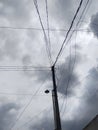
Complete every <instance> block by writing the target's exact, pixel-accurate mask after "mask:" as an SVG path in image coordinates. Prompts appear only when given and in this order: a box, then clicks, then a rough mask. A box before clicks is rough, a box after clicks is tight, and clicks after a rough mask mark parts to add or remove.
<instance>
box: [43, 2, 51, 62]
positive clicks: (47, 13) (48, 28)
mask: <svg viewBox="0 0 98 130" xmlns="http://www.w3.org/2000/svg"><path fill="white" fill-rule="evenodd" d="M45 4H46V15H47V30H48V43H49V44H48V45H49V48H50V57H51V41H50V27H49V12H48V1H47V0H45ZM51 59H52V57H51ZM51 64H52V63H51Z"/></svg>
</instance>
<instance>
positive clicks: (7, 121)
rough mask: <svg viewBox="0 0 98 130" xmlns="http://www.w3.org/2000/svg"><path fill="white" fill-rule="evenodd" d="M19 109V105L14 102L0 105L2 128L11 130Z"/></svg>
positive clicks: (0, 125) (0, 126) (0, 129)
mask: <svg viewBox="0 0 98 130" xmlns="http://www.w3.org/2000/svg"><path fill="white" fill-rule="evenodd" d="M18 109H19V108H18V106H17V105H16V104H14V103H6V104H1V105H0V130H10V127H11V125H12V123H13V120H15V118H16V113H17V110H18ZM13 111H14V112H13Z"/></svg>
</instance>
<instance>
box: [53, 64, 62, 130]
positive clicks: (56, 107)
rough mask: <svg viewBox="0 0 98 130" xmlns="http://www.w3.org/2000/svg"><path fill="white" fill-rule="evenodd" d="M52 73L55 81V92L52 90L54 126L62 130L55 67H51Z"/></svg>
mask: <svg viewBox="0 0 98 130" xmlns="http://www.w3.org/2000/svg"><path fill="white" fill-rule="evenodd" d="M51 71H52V80H53V90H52V100H53V110H54V125H55V130H61V129H62V128H61V120H60V113H59V104H58V96H57V86H56V80H55V66H52V67H51Z"/></svg>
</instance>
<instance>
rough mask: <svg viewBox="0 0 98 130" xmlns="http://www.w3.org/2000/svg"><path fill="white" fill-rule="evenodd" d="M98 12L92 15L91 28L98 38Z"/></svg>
mask: <svg viewBox="0 0 98 130" xmlns="http://www.w3.org/2000/svg"><path fill="white" fill-rule="evenodd" d="M97 23H98V12H97V13H96V14H95V15H93V16H92V17H91V22H90V28H91V30H92V31H93V33H94V35H95V36H96V37H97V38H98V24H97Z"/></svg>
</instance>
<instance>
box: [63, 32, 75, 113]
mask: <svg viewBox="0 0 98 130" xmlns="http://www.w3.org/2000/svg"><path fill="white" fill-rule="evenodd" d="M76 38H77V32H76V37H75V57H74V61H73V66H72V70H70V67H71V66H70V64H71V50H70V61H69V71H70V72H69V77H68V82H67V87H66V92H65V93H66V94H65V95H66V99H65V100H64V101H63V104H62V108H61V111H62V109H63V106H64V104H65V107H66V106H67V96H68V88H69V85H70V82H71V77H72V74H73V70H74V67H75V63H76ZM65 101H66V102H65ZM65 107H64V109H65ZM65 110H66V109H65ZM65 110H64V112H65ZM64 112H63V114H62V115H64Z"/></svg>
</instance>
